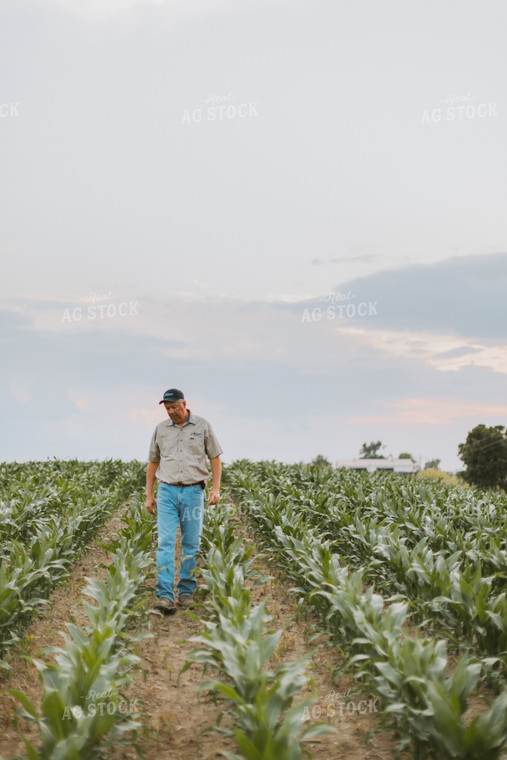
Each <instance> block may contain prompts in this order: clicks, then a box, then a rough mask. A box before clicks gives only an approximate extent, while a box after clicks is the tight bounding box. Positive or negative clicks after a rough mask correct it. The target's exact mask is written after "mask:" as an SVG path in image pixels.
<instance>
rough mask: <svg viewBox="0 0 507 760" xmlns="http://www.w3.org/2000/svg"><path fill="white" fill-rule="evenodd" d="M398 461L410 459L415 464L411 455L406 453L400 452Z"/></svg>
mask: <svg viewBox="0 0 507 760" xmlns="http://www.w3.org/2000/svg"><path fill="white" fill-rule="evenodd" d="M398 459H410V460H412V462H415V459H414V457H413V456H412V454H409V453H408V451H402V452H401V454H400V455H399V456H398Z"/></svg>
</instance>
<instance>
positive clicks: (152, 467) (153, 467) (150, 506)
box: [146, 462, 158, 515]
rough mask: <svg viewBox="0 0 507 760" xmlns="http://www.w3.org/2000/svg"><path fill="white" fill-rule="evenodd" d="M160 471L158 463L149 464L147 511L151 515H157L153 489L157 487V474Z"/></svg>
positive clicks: (147, 473)
mask: <svg viewBox="0 0 507 760" xmlns="http://www.w3.org/2000/svg"><path fill="white" fill-rule="evenodd" d="M157 470H158V462H148V469H147V470H146V509H147V510H148V512H149V513H150V514H151V515H154V514H155V510H156V508H157V502H156V501H155V499H154V497H153V487H154V486H155V473H156V472H157Z"/></svg>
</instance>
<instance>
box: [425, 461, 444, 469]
mask: <svg viewBox="0 0 507 760" xmlns="http://www.w3.org/2000/svg"><path fill="white" fill-rule="evenodd" d="M441 461H442V460H441V459H429V460H428V461H427V462H426V464H425V465H424V469H425V470H431V469H433V468H435V470H438V465H439V464H440V462H441Z"/></svg>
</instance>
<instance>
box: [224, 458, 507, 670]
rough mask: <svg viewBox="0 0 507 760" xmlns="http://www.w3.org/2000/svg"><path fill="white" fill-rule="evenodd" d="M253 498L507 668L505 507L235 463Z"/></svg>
mask: <svg viewBox="0 0 507 760" xmlns="http://www.w3.org/2000/svg"><path fill="white" fill-rule="evenodd" d="M230 472H231V475H232V473H234V482H235V483H236V484H237V485H238V486H239V485H242V487H243V489H244V490H246V491H248V489H249V488H250V486H251V485H252V483H263V482H268V483H269V484H270V485H269V494H268V499H269V503H270V505H271V508H272V509H273V510H274V511H277V509H278V506H279V505H282V506H283V505H284V504H290V505H291V508H292V519H293V520H294V521H300V523H301V525H303V526H305V527H308V528H314V529H315V530H316V531H318V533H319V535H320V536H321V537H323V538H327V539H329V541H330V547H331V548H332V551H333V553H336V554H337V555H338V556H339V557H340V559H341V562H342V563H343V564H346V565H347V566H350V567H354V568H361V570H362V573H363V578H364V581H365V582H366V583H375V584H376V586H377V588H378V589H379V590H381V591H382V593H383V594H384V595H387V596H392V595H394V594H398V595H399V597H400V598H403V599H406V600H408V601H409V602H410V609H411V611H412V612H413V613H414V620H417V621H419V622H424V625H425V627H426V628H427V629H428V630H429V631H431V632H432V633H434V634H437V633H439V634H441V635H444V636H445V637H446V638H447V639H448V641H449V644H450V646H451V648H452V649H453V650H456V649H457V648H458V647H459V648H460V649H462V650H466V651H469V652H472V653H474V654H477V656H479V657H487V658H489V663H490V664H492V663H493V660H494V659H496V661H497V666H498V667H499V668H503V669H504V670H505V667H506V666H507V595H506V593H505V590H504V589H505V582H506V580H507V530H506V528H507V500H506V498H505V495H501V494H497V493H491V492H490V493H487V494H484V493H481V492H478V491H476V490H474V489H470V490H467V491H464V490H462V489H457V488H455V487H452V486H448V485H445V484H442V483H436V484H435V483H427V482H426V483H423V482H421V481H419V480H408V479H407V480H403V479H401V478H398V477H396V476H394V477H389V476H387V477H386V475H385V474H360V473H354V472H350V471H348V472H343V471H336V470H334V471H332V470H330V471H329V472H328V471H324V472H322V470H321V469H320V468H316V467H309V466H308V467H299V466H297V465H276V466H275V465H273V464H272V463H259V464H258V465H255V466H254V465H252V464H250V463H245V462H240V463H236V464H235V465H234V467H233V468H232V469H231V470H230Z"/></svg>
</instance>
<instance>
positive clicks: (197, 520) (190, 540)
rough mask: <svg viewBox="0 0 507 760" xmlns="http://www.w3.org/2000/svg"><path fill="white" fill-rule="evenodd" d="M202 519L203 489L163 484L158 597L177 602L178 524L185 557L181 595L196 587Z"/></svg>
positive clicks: (159, 503) (159, 513)
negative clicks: (176, 558) (176, 556)
mask: <svg viewBox="0 0 507 760" xmlns="http://www.w3.org/2000/svg"><path fill="white" fill-rule="evenodd" d="M203 517H204V488H201V486H187V487H186V488H178V486H170V485H169V484H168V483H160V485H159V487H158V494H157V528H158V548H157V570H158V579H157V584H156V586H155V594H156V595H157V596H165V597H167V598H168V599H171V601H174V550H175V548H176V531H177V529H178V523H179V525H180V530H181V553H182V558H183V559H182V563H181V566H180V568H179V573H180V579H179V581H178V585H177V589H178V594H179V595H180V596H186V595H188V596H190V594H192V592H193V590H194V589H195V587H196V586H197V582H196V580H195V578H194V570H195V567H196V560H197V556H196V555H197V553H198V551H199V546H200V542H201V533H202V523H203ZM185 557H186V559H185Z"/></svg>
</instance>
